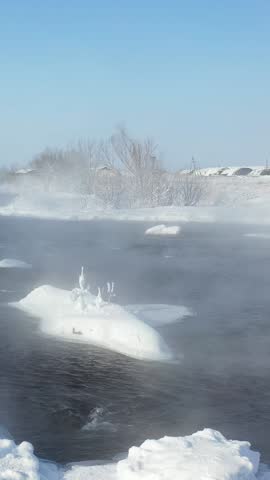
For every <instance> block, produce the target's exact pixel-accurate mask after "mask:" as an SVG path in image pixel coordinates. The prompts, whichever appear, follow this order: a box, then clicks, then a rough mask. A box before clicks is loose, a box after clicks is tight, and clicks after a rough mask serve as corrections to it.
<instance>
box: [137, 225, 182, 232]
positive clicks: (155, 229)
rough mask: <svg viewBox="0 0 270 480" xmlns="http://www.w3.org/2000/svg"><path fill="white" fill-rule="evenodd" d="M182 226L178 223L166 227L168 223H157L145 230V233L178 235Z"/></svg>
mask: <svg viewBox="0 0 270 480" xmlns="http://www.w3.org/2000/svg"><path fill="white" fill-rule="evenodd" d="M180 230H181V228H180V227H179V226H178V225H174V226H170V227H166V225H163V224H162V225H156V226H155V227H151V228H148V229H147V230H145V235H178V234H179V233H180Z"/></svg>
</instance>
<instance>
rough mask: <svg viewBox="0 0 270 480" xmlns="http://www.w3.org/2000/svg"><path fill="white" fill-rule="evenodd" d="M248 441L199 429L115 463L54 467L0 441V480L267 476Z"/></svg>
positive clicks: (27, 448)
mask: <svg viewBox="0 0 270 480" xmlns="http://www.w3.org/2000/svg"><path fill="white" fill-rule="evenodd" d="M259 462H260V455H259V453H257V452H254V451H252V450H251V449H250V444H249V443H248V442H239V441H236V440H227V439H226V438H225V437H224V436H223V435H221V433H219V432H217V431H215V430H211V429H204V430H202V431H199V432H197V433H194V434H193V435H189V436H186V437H163V438H161V439H159V440H146V441H145V442H144V443H143V444H142V445H141V446H140V447H131V448H130V449H129V452H128V455H127V457H126V458H125V459H124V460H120V461H118V462H115V463H107V464H100V462H93V461H91V462H81V463H78V464H76V463H74V464H69V465H67V466H66V467H64V468H63V467H57V466H56V465H55V464H53V463H51V462H44V461H41V460H39V459H38V458H37V457H36V456H35V455H34V452H33V447H32V445H31V444H30V443H28V442H22V443H21V444H20V445H18V446H17V445H16V444H15V443H14V442H13V441H12V440H9V439H0V479H1V480H194V479H196V480H205V479H207V480H256V479H260V480H266V479H267V480H269V475H270V474H269V470H267V469H266V467H264V468H262V469H261V473H259V472H260V470H259V467H260V465H259Z"/></svg>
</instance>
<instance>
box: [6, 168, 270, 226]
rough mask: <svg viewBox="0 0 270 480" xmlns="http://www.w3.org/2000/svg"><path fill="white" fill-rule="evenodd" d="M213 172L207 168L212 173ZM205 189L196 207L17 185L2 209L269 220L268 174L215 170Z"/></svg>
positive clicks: (73, 215)
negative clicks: (124, 204) (117, 202)
mask: <svg viewBox="0 0 270 480" xmlns="http://www.w3.org/2000/svg"><path fill="white" fill-rule="evenodd" d="M210 173H211V174H210ZM205 182H206V188H207V194H206V195H205V197H204V199H203V200H202V202H201V203H200V205H198V206H196V207H177V206H171V207H155V208H134V209H112V208H105V206H104V205H103V204H102V202H101V201H100V200H99V199H97V198H96V197H95V196H93V195H92V196H86V195H75V194H66V193H57V194H56V193H50V194H48V193H39V192H36V191H34V192H32V191H31V194H29V192H26V193H24V192H23V191H21V192H20V193H19V194H17V195H16V193H15V192H12V194H11V193H10V194H9V195H8V198H7V192H6V191H3V187H1V190H0V193H1V192H2V193H3V194H4V200H3V201H1V195H0V215H7V216H12V215H14V216H28V217H37V218H54V219H59V220H65V219H67V220H68V219H79V220H92V219H104V220H119V221H120V220H123V221H144V222H146V221H147V222H153V223H154V222H156V223H165V224H168V223H169V222H170V223H176V224H177V223H179V222H229V223H250V224H251V223H253V224H262V223H264V224H270V189H269V187H270V176H250V175H248V176H240V177H238V176H234V175H226V176H225V175H214V174H213V171H211V170H210V169H209V175H207V178H205Z"/></svg>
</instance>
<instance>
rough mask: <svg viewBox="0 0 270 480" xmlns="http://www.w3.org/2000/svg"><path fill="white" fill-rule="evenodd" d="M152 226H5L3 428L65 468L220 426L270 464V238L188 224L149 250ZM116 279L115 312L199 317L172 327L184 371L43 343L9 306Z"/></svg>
mask: <svg viewBox="0 0 270 480" xmlns="http://www.w3.org/2000/svg"><path fill="white" fill-rule="evenodd" d="M146 226H149V224H148V225H144V224H143V223H138V224H136V223H133V224H131V223H120V222H119V223H117V222H75V221H74V222H60V221H45V220H42V221H40V220H33V219H15V218H3V217H2V218H0V259H1V258H17V259H20V260H24V261H26V262H29V263H31V264H32V265H33V269H30V270H22V269H21V270H20V269H0V339H1V341H0V424H2V425H3V426H4V427H6V428H7V429H8V430H9V431H10V433H11V435H12V436H13V437H14V439H15V440H16V442H19V441H22V440H28V441H30V442H32V443H33V444H34V446H35V451H36V453H37V455H39V456H41V457H43V458H47V459H50V460H56V461H59V462H67V461H78V460H86V459H107V458H111V457H112V456H113V455H115V454H117V453H119V452H123V451H126V450H127V449H128V448H129V447H130V446H131V445H134V444H139V443H140V442H142V441H143V440H145V439H146V438H157V437H160V436H163V435H165V434H167V435H186V434H190V433H193V432H195V431H197V430H198V429H202V428H203V427H210V428H214V429H217V430H219V431H221V432H222V433H223V434H224V435H225V436H228V437H229V438H233V439H238V440H249V441H250V442H251V443H252V445H253V447H254V448H255V449H258V450H259V451H260V452H261V453H262V454H263V460H264V461H269V460H270V444H269V428H270V368H269V367H270V318H269V311H270V294H269V292H270V239H267V238H255V237H248V236H245V235H244V234H245V233H252V232H253V233H254V232H262V231H263V232H264V233H270V231H269V232H267V231H266V229H265V228H264V229H262V228H258V227H252V226H250V227H248V226H245V227H236V226H235V225H234V226H230V225H225V226H217V225H193V224H188V225H183V234H182V235H181V236H180V237H179V238H165V237H163V238H150V237H145V236H144V234H143V232H144V230H145V228H146ZM81 265H84V266H85V269H86V270H87V272H88V279H89V281H90V282H91V284H92V285H93V284H95V283H96V284H104V283H105V282H106V281H107V280H114V282H115V284H116V292H117V299H116V300H117V302H119V303H120V304H127V303H132V304H134V303H167V304H179V305H186V306H188V307H191V308H192V309H193V311H194V313H195V314H194V316H192V317H189V318H187V319H185V320H184V321H183V322H182V323H179V324H174V325H168V326H166V327H163V328H160V333H161V335H162V336H163V337H164V338H165V340H166V341H167V343H168V344H169V346H170V347H171V349H172V350H173V351H174V352H175V353H176V354H179V353H180V354H182V355H183V358H182V360H181V362H178V363H175V364H166V363H158V362H157V363H153V362H142V361H136V360H133V359H131V358H128V357H125V356H123V355H119V354H116V353H113V352H110V351H107V350H103V349H99V348H97V347H93V346H91V345H87V344H80V343H72V342H67V341H64V340H63V341H62V340H60V339H56V338H53V337H47V336H45V335H43V334H42V333H41V332H40V331H39V328H38V322H37V321H36V320H34V319H32V318H29V317H27V316H26V315H25V314H24V313H22V312H20V311H17V310H15V309H13V308H11V307H9V306H8V304H7V302H9V301H14V300H19V299H20V298H22V297H23V296H25V295H26V294H27V293H29V292H30V291H31V290H32V289H33V288H35V287H37V286H39V285H42V284H45V283H49V284H52V285H55V286H58V287H62V288H68V289H71V288H73V287H74V286H75V284H76V282H77V278H78V273H79V270H80V267H81Z"/></svg>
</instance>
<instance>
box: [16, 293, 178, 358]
mask: <svg viewBox="0 0 270 480" xmlns="http://www.w3.org/2000/svg"><path fill="white" fill-rule="evenodd" d="M80 292H81V290H80V289H75V290H73V291H72V292H70V291H68V290H62V289H60V288H56V287H53V286H50V285H43V286H41V287H38V288H36V289H34V290H33V291H32V292H31V293H29V295H27V296H26V297H25V298H23V299H22V300H20V301H19V302H16V303H12V304H11V305H12V306H15V307H17V308H20V309H22V310H24V311H25V312H26V313H28V314H30V315H33V316H35V317H38V318H39V319H40V320H41V323H40V325H41V329H42V331H43V332H45V333H47V334H50V335H56V336H61V337H65V338H68V339H73V340H79V341H86V342H88V343H91V344H95V345H98V346H101V347H104V348H108V349H110V350H114V351H116V352H119V353H122V354H124V355H128V356H130V357H134V358H138V359H144V360H157V361H162V360H165V361H166V360H172V359H173V355H172V353H171V352H170V350H169V348H168V347H167V345H166V344H165V342H164V340H163V339H162V337H161V335H160V334H159V333H158V332H157V331H156V330H155V329H154V328H152V327H151V326H150V325H147V323H146V322H144V321H143V320H141V319H140V318H138V317H137V316H135V315H134V314H133V313H131V312H130V311H129V310H128V309H127V308H124V307H121V306H120V305H117V304H113V303H107V302H104V301H102V299H100V303H98V299H99V297H95V296H94V295H92V294H91V293H90V292H89V291H85V292H84V294H83V295H80ZM76 296H77V298H76Z"/></svg>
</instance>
